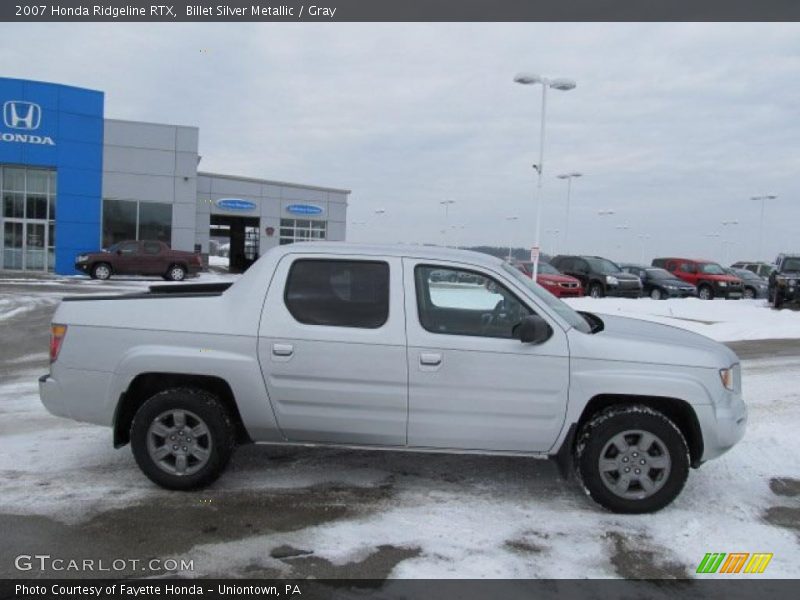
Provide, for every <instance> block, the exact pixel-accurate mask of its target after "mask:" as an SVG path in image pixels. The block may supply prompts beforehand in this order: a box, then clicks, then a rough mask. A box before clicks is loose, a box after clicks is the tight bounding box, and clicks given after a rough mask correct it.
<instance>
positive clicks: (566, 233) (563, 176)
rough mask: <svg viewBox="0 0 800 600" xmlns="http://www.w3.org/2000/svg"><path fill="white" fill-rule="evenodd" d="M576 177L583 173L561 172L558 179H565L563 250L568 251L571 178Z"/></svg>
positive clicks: (581, 175)
mask: <svg viewBox="0 0 800 600" xmlns="http://www.w3.org/2000/svg"><path fill="white" fill-rule="evenodd" d="M576 177H583V173H575V172H573V173H562V174H561V175H558V178H559V179H566V180H567V211H566V215H565V217H564V250H566V251H569V197H570V195H571V192H572V180H573V179H575V178H576Z"/></svg>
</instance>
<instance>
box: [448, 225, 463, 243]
mask: <svg viewBox="0 0 800 600" xmlns="http://www.w3.org/2000/svg"><path fill="white" fill-rule="evenodd" d="M450 229H452V230H453V233H454V234H455V239H454V241H455V247H456V248H458V247H459V246H458V240H459V239H460V238H459V235H458V233H457V232H458V231H464V225H451V226H450Z"/></svg>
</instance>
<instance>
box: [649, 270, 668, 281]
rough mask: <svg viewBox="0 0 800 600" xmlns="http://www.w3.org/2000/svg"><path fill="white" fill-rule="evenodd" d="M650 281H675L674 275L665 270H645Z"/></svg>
mask: <svg viewBox="0 0 800 600" xmlns="http://www.w3.org/2000/svg"><path fill="white" fill-rule="evenodd" d="M645 271H647V276H648V277H649V278H650V279H675V275H673V274H672V273H670V272H669V271H667V270H666V269H645Z"/></svg>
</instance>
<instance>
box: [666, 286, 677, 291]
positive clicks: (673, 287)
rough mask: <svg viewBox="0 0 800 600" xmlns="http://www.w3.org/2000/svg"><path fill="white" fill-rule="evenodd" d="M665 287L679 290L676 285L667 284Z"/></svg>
mask: <svg viewBox="0 0 800 600" xmlns="http://www.w3.org/2000/svg"><path fill="white" fill-rule="evenodd" d="M664 287H665V288H667V289H668V290H677V289H678V288H677V287H675V286H674V285H665V286H664Z"/></svg>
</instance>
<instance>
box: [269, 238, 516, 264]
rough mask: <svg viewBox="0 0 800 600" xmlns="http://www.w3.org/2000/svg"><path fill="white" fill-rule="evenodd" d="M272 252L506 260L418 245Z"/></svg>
mask: <svg viewBox="0 0 800 600" xmlns="http://www.w3.org/2000/svg"><path fill="white" fill-rule="evenodd" d="M270 252H279V253H281V254H294V253H297V252H304V253H305V252H320V253H325V254H362V255H367V256H396V257H404V256H405V257H414V258H429V259H431V260H452V261H456V262H471V263H482V264H485V265H487V266H489V265H491V266H493V267H496V266H497V265H499V264H502V263H503V260H502V259H500V258H497V257H495V256H491V255H489V254H484V253H483V252H475V251H473V250H461V249H458V248H444V247H442V246H423V245H421V244H420V245H415V244H352V243H349V242H296V243H294V244H286V245H284V246H278V247H277V248H273V249H272V250H270Z"/></svg>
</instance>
